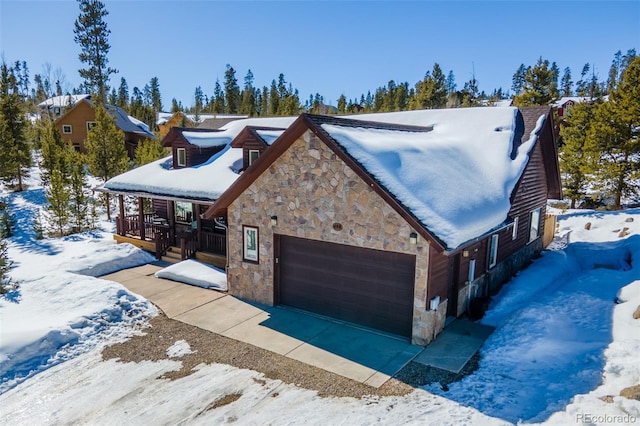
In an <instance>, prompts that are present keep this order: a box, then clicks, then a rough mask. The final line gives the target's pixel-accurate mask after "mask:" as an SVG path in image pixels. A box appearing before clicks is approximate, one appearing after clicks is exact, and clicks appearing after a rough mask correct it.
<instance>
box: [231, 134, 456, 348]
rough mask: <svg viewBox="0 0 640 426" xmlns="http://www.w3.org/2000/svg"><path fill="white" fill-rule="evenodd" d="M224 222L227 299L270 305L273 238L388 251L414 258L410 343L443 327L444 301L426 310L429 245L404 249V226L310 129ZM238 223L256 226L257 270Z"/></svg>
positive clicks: (406, 242) (423, 342)
mask: <svg viewBox="0 0 640 426" xmlns="http://www.w3.org/2000/svg"><path fill="white" fill-rule="evenodd" d="M272 215H276V216H277V217H278V224H277V225H276V226H272V225H271V223H270V218H271V216H272ZM228 221H229V268H228V283H229V291H230V293H231V294H234V295H237V296H239V297H242V298H246V299H250V300H254V301H257V302H261V303H265V304H269V305H273V302H274V289H273V272H274V270H273V268H274V262H273V235H274V233H277V234H281V235H288V236H294V237H300V238H309V239H314V240H321V241H327V242H333V243H339V244H349V245H353V246H357V247H366V248H372V249H378V250H388V251H395V252H400V253H407V254H413V255H415V256H416V272H415V286H414V309H413V332H412V334H413V336H412V337H413V339H412V341H413V342H414V343H416V344H421V345H426V344H427V343H429V342H430V341H431V340H432V339H433V338H434V337H435V336H436V335H437V334H438V333H439V332H440V331H441V330H442V329H443V328H444V317H445V313H446V301H445V303H441V304H440V306H439V307H438V309H437V310H435V311H430V310H428V306H427V303H428V302H427V300H428V299H427V297H428V294H427V276H428V274H427V269H428V266H429V265H428V258H429V256H428V254H429V244H428V242H427V241H425V240H424V239H422V238H418V244H410V242H409V234H410V233H411V232H414V231H413V229H412V228H411V227H410V226H409V224H408V223H407V222H406V221H405V220H404V219H402V217H400V215H399V214H398V213H397V212H395V211H394V210H393V209H392V208H391V207H390V206H389V205H388V204H387V203H386V202H385V201H384V200H383V199H382V198H381V197H380V196H379V195H378V194H376V193H375V192H374V191H373V189H371V188H370V187H369V186H367V184H366V183H365V182H364V181H363V180H362V179H361V178H360V177H359V176H358V175H357V174H356V173H355V172H354V171H353V170H352V169H351V168H350V167H349V166H347V165H346V164H345V163H344V162H342V161H341V160H340V158H338V157H337V155H336V154H335V153H334V152H333V151H331V149H330V148H329V147H328V146H326V145H325V144H324V143H323V142H322V141H321V140H320V139H319V138H318V137H317V136H315V135H314V134H313V133H312V132H311V131H307V132H305V133H304V135H303V136H301V137H300V138H299V139H298V140H296V141H295V142H294V143H293V144H292V146H291V147H290V148H289V149H288V150H287V151H286V152H285V153H284V154H283V155H281V156H280V158H278V159H277V160H276V161H275V162H274V163H273V164H272V165H271V166H270V167H269V168H268V169H267V170H266V171H265V172H264V173H262V175H261V176H259V177H258V178H257V179H256V180H255V182H253V184H252V185H251V186H250V187H249V188H247V189H246V190H245V191H244V193H242V194H241V195H240V196H239V197H238V198H237V199H236V200H235V201H234V202H233V203H231V205H230V206H229V208H228ZM334 223H340V224H342V226H343V228H342V230H341V231H336V230H334V229H333V226H332V225H333V224H334ZM243 225H247V226H257V227H259V263H258V264H256V263H250V262H244V261H243V256H242V226H243Z"/></svg>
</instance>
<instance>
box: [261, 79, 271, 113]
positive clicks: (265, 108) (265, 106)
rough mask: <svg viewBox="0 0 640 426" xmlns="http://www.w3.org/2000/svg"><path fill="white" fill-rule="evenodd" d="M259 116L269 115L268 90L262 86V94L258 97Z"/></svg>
mask: <svg viewBox="0 0 640 426" xmlns="http://www.w3.org/2000/svg"><path fill="white" fill-rule="evenodd" d="M260 101H261V103H260V115H261V116H267V115H269V89H267V86H262V94H261V95H260Z"/></svg>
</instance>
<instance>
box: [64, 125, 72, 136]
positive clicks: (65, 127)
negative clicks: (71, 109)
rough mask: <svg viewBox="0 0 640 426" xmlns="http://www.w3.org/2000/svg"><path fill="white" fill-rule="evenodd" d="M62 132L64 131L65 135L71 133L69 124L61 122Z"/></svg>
mask: <svg viewBox="0 0 640 426" xmlns="http://www.w3.org/2000/svg"><path fill="white" fill-rule="evenodd" d="M62 133H64V134H65V135H70V134H71V133H72V128H71V124H63V125H62Z"/></svg>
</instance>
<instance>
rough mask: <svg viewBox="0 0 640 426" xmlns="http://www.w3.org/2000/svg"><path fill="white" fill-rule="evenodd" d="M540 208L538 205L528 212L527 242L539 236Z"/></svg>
mask: <svg viewBox="0 0 640 426" xmlns="http://www.w3.org/2000/svg"><path fill="white" fill-rule="evenodd" d="M541 212H542V208H541V207H538V208H537V209H535V210H533V211H532V212H531V213H530V214H529V242H532V241H534V240H536V239H538V237H540V213H541Z"/></svg>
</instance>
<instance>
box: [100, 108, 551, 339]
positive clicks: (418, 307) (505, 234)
mask: <svg viewBox="0 0 640 426" xmlns="http://www.w3.org/2000/svg"><path fill="white" fill-rule="evenodd" d="M364 120H366V121H364ZM283 129H286V130H283ZM163 144H164V145H166V146H171V147H172V149H173V155H172V156H171V157H167V158H166V159H163V160H160V161H157V162H155V163H151V164H149V165H146V166H142V167H140V168H138V169H134V170H132V171H130V172H127V173H125V174H123V175H120V176H118V177H116V178H114V179H111V180H110V181H108V182H107V183H106V184H105V185H104V188H101V189H99V190H102V191H107V192H112V193H116V194H118V195H119V198H120V206H121V207H120V216H119V218H118V234H119V235H116V236H115V238H116V240H118V241H128V242H132V243H134V244H137V245H138V246H139V247H143V248H146V249H147V250H150V251H156V253H159V254H162V251H163V250H164V249H165V248H166V246H168V245H175V246H178V247H181V251H182V254H183V257H188V256H193V255H195V256H196V257H197V256H198V255H200V256H201V258H202V259H203V260H207V261H210V262H211V263H214V264H217V265H218V266H223V265H225V262H226V269H227V276H228V288H229V293H230V294H233V295H236V296H238V297H241V298H245V299H247V300H252V301H255V302H258V303H264V304H268V305H287V306H291V307H294V308H298V309H303V310H306V311H311V312H314V313H317V314H321V315H325V316H329V317H334V318H337V319H340V320H343V321H348V322H353V323H357V324H360V325H363V326H366V327H371V328H374V329H378V330H381V331H383V332H388V333H393V334H396V335H400V336H404V337H406V338H410V339H411V340H412V341H413V342H414V343H416V344H420V345H426V344H427V343H429V342H430V341H431V340H433V339H434V338H435V336H436V335H437V334H438V333H439V332H440V331H441V330H442V329H443V328H444V325H445V321H446V318H447V317H456V316H459V315H461V314H463V313H464V312H465V310H466V309H467V307H468V306H469V304H470V301H471V300H472V299H473V298H476V297H480V296H486V295H488V294H489V293H490V292H493V291H495V290H497V288H499V286H500V285H501V284H502V283H503V282H505V281H507V280H508V279H509V278H510V277H511V276H512V274H513V273H515V271H517V270H518V269H521V268H522V267H524V266H525V265H526V264H527V263H528V262H530V260H531V258H532V257H533V256H535V255H536V254H537V253H538V252H539V251H540V250H541V249H542V248H543V241H542V235H543V232H544V228H545V207H546V200H547V198H560V196H561V194H560V192H561V189H560V175H559V169H558V163H557V152H556V145H555V140H554V133H553V119H552V115H551V108H550V107H532V108H520V109H518V108H461V109H449V110H424V111H407V112H397V113H384V114H367V115H358V116H353V117H346V118H339V117H331V116H317V115H309V114H303V115H302V116H300V117H298V118H297V119H295V121H294V119H293V118H279V119H278V118H272V119H247V120H240V121H235V122H232V123H229V125H228V126H226V127H225V128H224V129H221V130H219V131H208V132H207V131H199V130H198V131H194V130H193V129H174V130H172V132H170V133H169V135H167V137H166V138H165V139H164V140H163ZM207 156H210V157H209V158H208V159H206V157H207ZM124 195H130V196H135V197H138V205H139V206H140V207H143V206H144V202H143V199H144V198H152V199H154V201H153V207H154V211H153V212H145V211H144V210H143V209H142V208H140V209H139V210H140V213H138V214H137V215H135V216H129V217H127V216H125V211H124V203H123V196H124ZM178 202H180V203H183V204H181V205H180V207H178ZM179 227H181V228H179ZM212 227H213V228H215V229H217V231H216V232H217V235H224V236H225V239H224V244H225V251H224V255H223V253H222V252H221V251H219V252H218V253H217V257H215V258H214V257H212V256H209V258H207V256H203V255H202V252H207V250H210V249H207V248H206V244H208V243H206V240H207V238H209V237H208V234H209V233H210V231H209V230H207V229H206V228H209V229H210V228H212ZM216 227H217V228H216ZM225 231H226V232H225ZM170 233H173V235H169V234H170ZM168 240H171V241H168ZM218 241H219V240H218ZM225 255H226V256H225Z"/></svg>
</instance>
